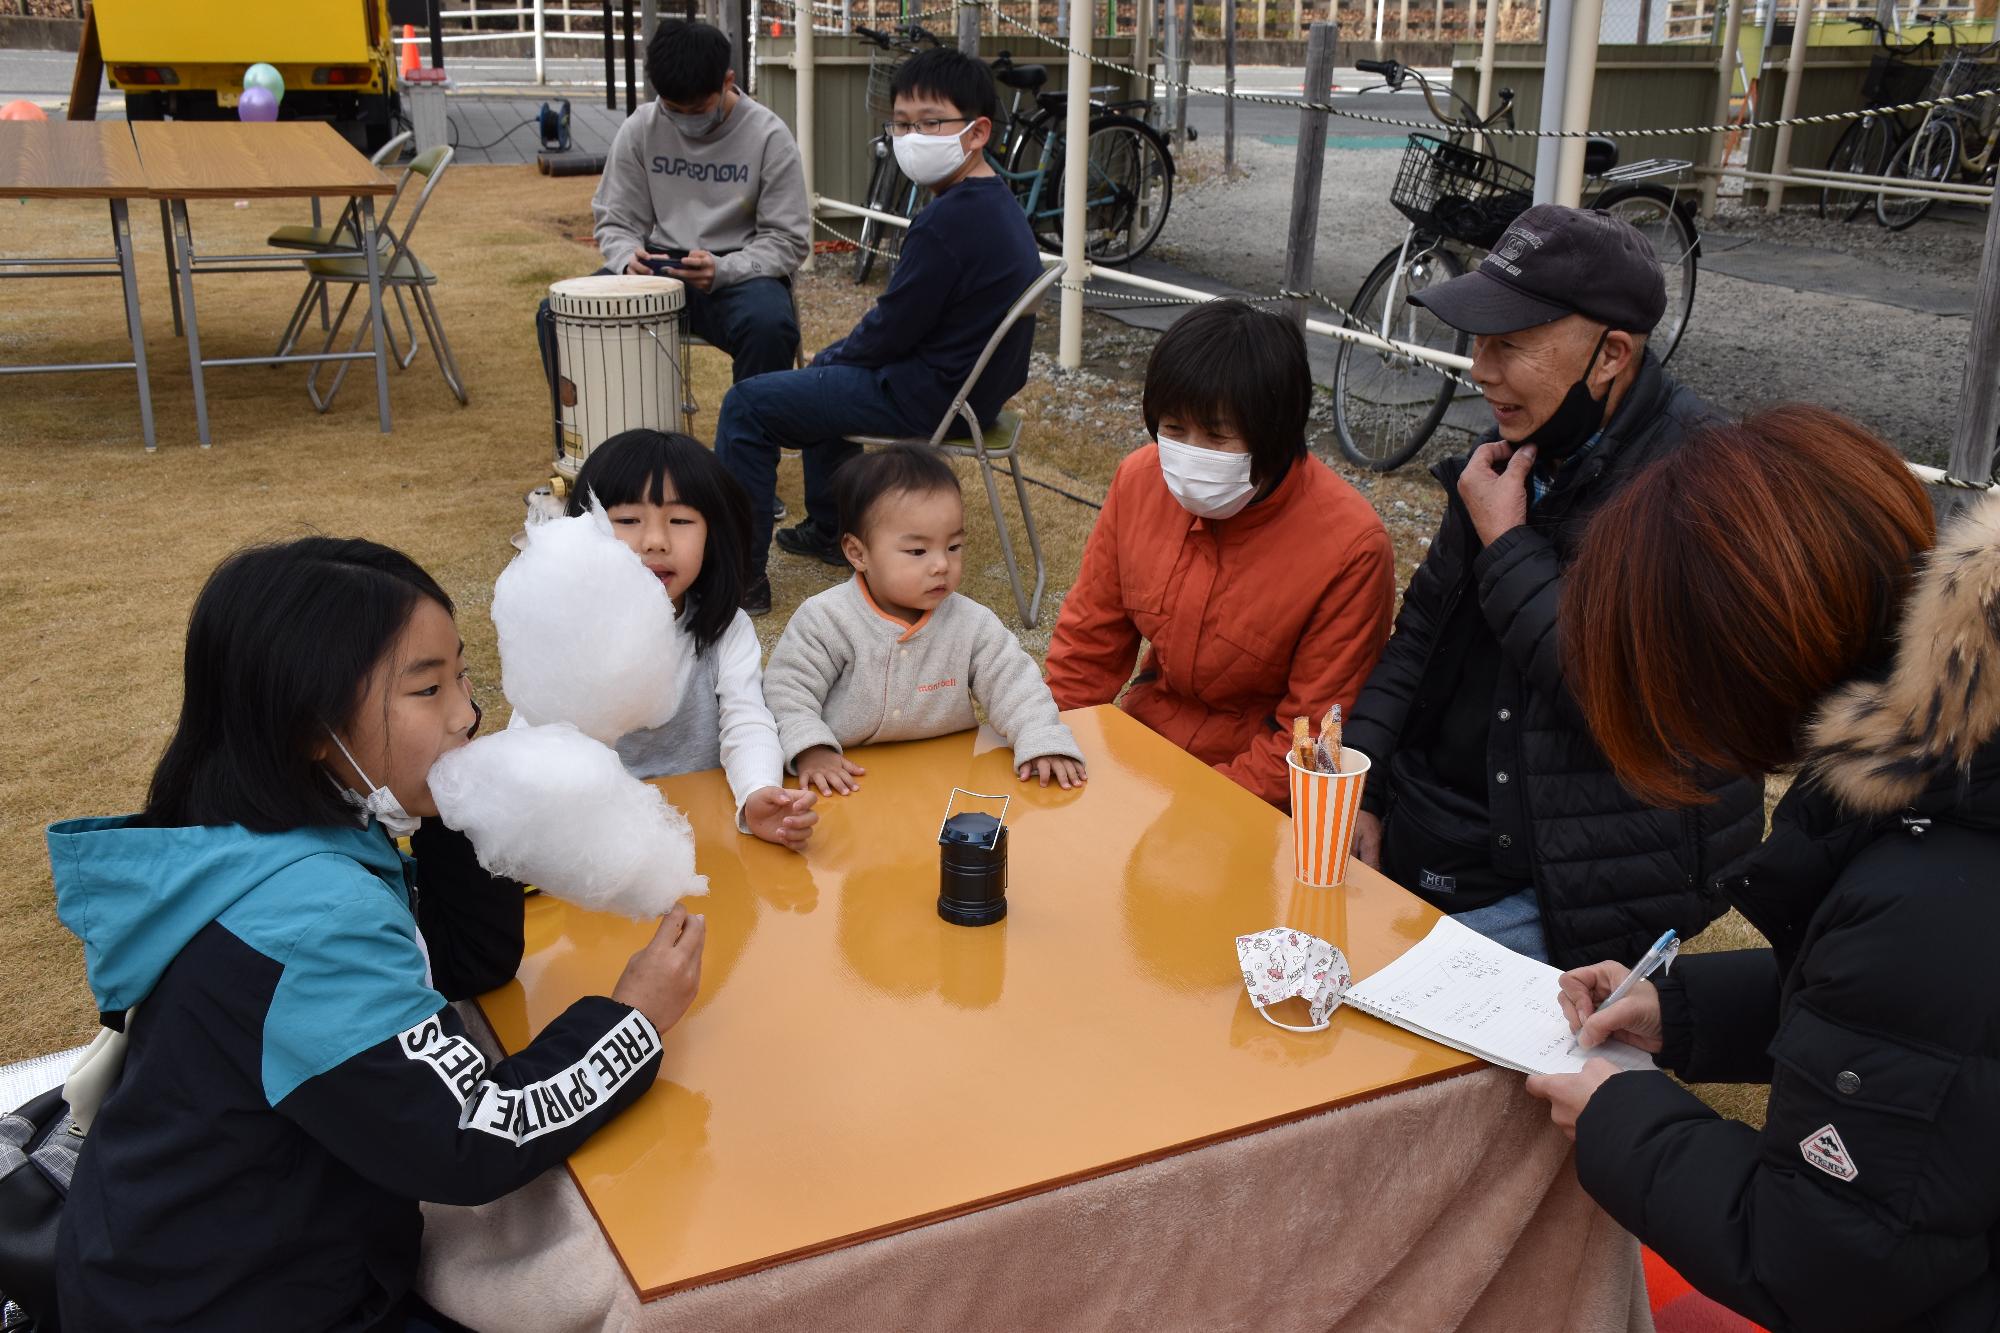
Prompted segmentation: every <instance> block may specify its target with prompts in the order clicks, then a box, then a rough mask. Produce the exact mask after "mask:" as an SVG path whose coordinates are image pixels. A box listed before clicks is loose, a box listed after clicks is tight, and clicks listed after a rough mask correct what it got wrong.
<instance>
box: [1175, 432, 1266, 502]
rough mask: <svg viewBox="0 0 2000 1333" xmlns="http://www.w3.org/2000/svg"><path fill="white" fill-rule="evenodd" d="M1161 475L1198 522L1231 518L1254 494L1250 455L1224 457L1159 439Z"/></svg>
mask: <svg viewBox="0 0 2000 1333" xmlns="http://www.w3.org/2000/svg"><path fill="white" fill-rule="evenodd" d="M1158 439H1159V442H1160V473H1161V475H1162V476H1164V477H1165V478H1166V480H1167V489H1168V490H1170V491H1172V492H1173V495H1174V499H1176V500H1179V501H1180V502H1181V508H1183V509H1185V510H1187V511H1188V512H1189V513H1190V514H1193V515H1195V516H1196V517H1197V518H1211V519H1220V518H1230V517H1232V516H1234V515H1235V514H1237V513H1238V512H1240V511H1241V510H1242V508H1243V506H1244V505H1247V504H1249V503H1250V497H1251V496H1253V495H1255V494H1256V493H1257V486H1256V483H1254V482H1252V481H1251V480H1250V455H1248V454H1225V453H1223V452H1222V451H1221V450H1220V449H1203V448H1202V447H1201V446H1199V445H1194V444H1182V443H1181V442H1180V441H1179V440H1174V439H1169V438H1167V437H1166V436H1164V435H1161V436H1159V437H1158Z"/></svg>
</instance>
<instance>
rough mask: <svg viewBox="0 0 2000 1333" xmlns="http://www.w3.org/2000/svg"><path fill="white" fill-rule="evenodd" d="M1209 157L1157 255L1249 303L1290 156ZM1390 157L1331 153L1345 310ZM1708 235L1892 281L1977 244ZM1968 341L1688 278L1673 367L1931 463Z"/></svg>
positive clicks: (1881, 312)
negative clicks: (1687, 303)
mask: <svg viewBox="0 0 2000 1333" xmlns="http://www.w3.org/2000/svg"><path fill="white" fill-rule="evenodd" d="M1220 153H1221V148H1220V145H1219V144H1212V143H1208V142H1202V143H1199V144H1196V145H1194V146H1192V148H1191V149H1190V151H1189V154H1188V156H1189V157H1190V158H1191V159H1193V162H1192V164H1191V165H1193V166H1194V167H1195V170H1193V171H1191V172H1190V173H1189V176H1190V180H1189V181H1188V183H1187V184H1186V186H1185V188H1184V189H1182V190H1180V191H1179V192H1178V193H1177V194H1176V197H1175V199H1174V202H1173V211H1172V214H1171V215H1170V217H1169V218H1168V221H1167V227H1166V230H1165V232H1164V233H1163V234H1162V235H1161V237H1160V240H1159V242H1158V245H1157V253H1158V255H1159V257H1160V258H1162V259H1164V260H1167V261H1169V262H1171V263H1175V264H1178V265H1180V266H1182V267H1184V268H1187V269H1189V270H1192V271H1194V272H1196V273H1200V274H1204V275H1206V276H1209V277H1212V278H1216V279H1218V280H1222V281H1226V282H1230V283H1233V284H1234V285H1236V286H1239V287H1242V288H1245V289H1247V290H1251V291H1272V290H1275V289H1276V288H1277V287H1278V286H1279V285H1280V283H1281V280H1282V277H1283V271H1284V245H1285V223H1286V219H1287V217H1288V216H1289V213H1290V201H1291V190H1292V169H1293V158H1294V153H1293V150H1292V149H1290V148H1281V147H1274V146H1271V145H1269V144H1265V143H1263V142H1262V141H1261V140H1256V139H1239V141H1238V143H1237V162H1238V166H1239V168H1240V170H1241V172H1242V174H1241V175H1240V176H1239V177H1238V178H1237V179H1235V180H1228V179H1225V178H1224V176H1223V175H1222V173H1221V171H1220V169H1219V159H1220ZM1210 157H1213V158H1215V159H1216V160H1215V161H1213V162H1211V161H1209V160H1207V159H1208V158H1210ZM1400 158H1401V154H1400V153H1399V152H1397V151H1396V150H1394V149H1360V150H1352V149H1338V148H1330V149H1328V151H1327V155H1326V170H1325V187H1324V194H1323V196H1322V199H1321V204H1320V210H1321V211H1320V229H1319V235H1320V242H1319V249H1318V253H1317V254H1316V256H1315V264H1314V269H1313V276H1314V285H1315V286H1316V287H1318V288H1319V289H1320V290H1321V291H1324V292H1326V293H1327V294H1328V295H1330V296H1333V297H1334V298H1335V299H1336V300H1342V301H1345V300H1347V299H1350V298H1351V297H1352V296H1353V294H1354V292H1355V291H1356V290H1358V289H1359V288H1360V286H1361V283H1362V280H1363V279H1364V278H1366V276H1367V274H1368V271H1369V270H1370V269H1371V268H1372V267H1373V266H1374V264H1375V262H1376V261H1377V260H1379V259H1380V258H1381V257H1382V255H1383V254H1384V253H1386V252H1387V251H1388V250H1389V249H1390V248H1391V247H1393V246H1394V245H1396V244H1397V243H1399V242H1400V240H1401V239H1402V230H1403V220H1402V218H1401V216H1400V215H1399V214H1397V213H1396V212H1395V210H1394V209H1392V208H1391V207H1390V206H1389V204H1388V194H1389V187H1390V184H1391V182H1392V181H1393V179H1394V176H1395V171H1396V166H1397V163H1398V162H1399V160H1400ZM1246 220H1254V225H1246ZM1716 226H1717V229H1718V230H1722V231H1728V232H1732V233H1735V234H1738V235H1750V236H1756V237H1759V238H1763V239H1768V240H1774V241H1781V242H1784V243H1787V244H1793V245H1804V246H1809V247H1813V248H1816V249H1823V250H1833V251H1840V252H1843V253H1848V254H1853V255H1856V256H1858V257H1859V258H1860V259H1862V260H1865V261H1869V262H1876V263H1880V264H1884V265H1887V266H1889V267H1892V268H1896V269H1898V270H1905V271H1921V272H1926V273H1933V274H1935V273H1941V272H1942V273H1952V272H1958V273H1962V274H1963V275H1964V280H1965V281H1966V282H1967V283H1971V282H1973V281H1974V280H1975V279H1976V277H1977V274H1978V266H1979V254H1980V248H1981V245H1982V243H1983V234H1982V231H1981V228H1980V227H1979V226H1978V225H1973V224H1971V223H1968V222H1967V221H1965V220H1962V219H1961V218H1958V217H1950V218H1942V219H1926V220H1925V221H1923V222H1920V223H1918V224H1917V225H1916V226H1915V227H1913V228H1911V229H1910V230H1908V231H1906V232H1889V231H1886V230H1884V229H1882V228H1880V227H1876V226H1874V225H1873V224H1872V223H1870V222H1868V221H1867V220H1866V219H1865V218H1864V219H1860V220H1857V221H1856V222H1854V223H1852V224H1846V223H1842V222H1839V221H1835V220H1822V219H1820V218H1818V217H1816V216H1813V214H1812V211H1811V210H1809V209H1807V210H1792V211H1788V212H1787V213H1785V214H1782V215H1780V216H1779V217H1777V218H1766V217H1765V216H1764V215H1763V214H1762V213H1761V212H1758V213H1750V212H1745V211H1741V210H1736V209H1730V210H1727V211H1725V212H1724V213H1723V215H1722V216H1721V218H1720V219H1719V220H1718V222H1717V224H1716ZM1966 336H1967V322H1966V321H1965V320H1963V319H1957V318H1940V317H1937V316H1932V315H1925V314H1920V313H1917V312H1914V311H1908V310H1902V309H1898V308H1894V307H1890V306H1884V305H1880V304H1877V303H1875V302H1872V301H1863V300H1858V299H1850V298H1844V297H1840V296H1832V295H1826V294H1822V293H1816V292H1799V291H1793V290H1791V289H1789V288H1785V287H1779V286H1773V285H1770V284H1765V283H1756V282H1749V281H1745V280H1741V279H1737V278H1730V277H1725V276H1723V275H1721V274H1717V273H1714V272H1712V271H1711V272H1705V273H1703V274H1702V276H1701V278H1700V281H1699V284H1698V286H1697V289H1696V293H1695V305H1694V313H1693V317H1692V320H1691V322H1690V325H1689V329H1688V334H1687V337H1686V338H1685V339H1684V340H1683V341H1682V343H1681V347H1680V350H1679V351H1678V352H1677V354H1676V355H1675V358H1674V361H1673V370H1674V372H1675V374H1676V375H1678V376H1679V377H1680V378H1681V379H1682V380H1684V381H1685V382H1686V383H1688V384H1689V385H1690V386H1692V387H1693V388H1695V389H1696V390H1697V391H1699V392H1700V393H1702V394H1703V395H1704V396H1705V397H1707V398H1709V399H1710V400H1711V401H1712V402H1714V403H1715V404H1717V405H1718V406H1719V407H1721V408H1723V409H1724V410H1726V411H1729V412H1732V413H1743V412H1748V411H1752V410H1754V409H1756V408H1759V407H1764V406H1768V405H1770V404H1772V403H1777V402H1785V401H1807V402H1814V403H1819V404H1821V405H1823V406H1826V407H1831V408H1834V409H1837V410H1839V411H1842V412H1846V413H1849V414H1851V415H1853V416H1855V417H1856V418H1858V419H1860V420H1861V421H1863V422H1865V423H1866V424H1868V425H1869V426H1870V427H1871V428H1873V429H1874V430H1876V431H1877V432H1879V433H1881V434H1882V435H1883V436H1884V437H1885V438H1887V439H1889V440H1891V441H1892V442H1894V443H1896V444H1897V445H1898V447H1900V448H1901V449H1902V450H1903V451H1904V452H1905V453H1906V454H1907V455H1908V456H1909V457H1911V458H1913V459H1916V460H1917V461H1920V462H1927V463H1933V464H1942V463H1943V461H1944V459H1945V457H1946V455H1947V454H1948V452H1949V449H1950V438H1951V430H1952V422H1953V420H1954V418H1955V416H1956V405H1957V400H1958V392H1959V383H1960V380H1961V378H1962V376H1963V374H1964V368H1965V341H1966ZM1427 452H1428V451H1427Z"/></svg>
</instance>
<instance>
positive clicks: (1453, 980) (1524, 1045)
mask: <svg viewBox="0 0 2000 1333" xmlns="http://www.w3.org/2000/svg"><path fill="white" fill-rule="evenodd" d="M1561 975H1562V973H1560V972H1558V971H1557V970H1556V969H1555V968H1553V967H1550V966H1549V965H1548V964H1547V963H1543V962H1537V961H1536V960H1535V959H1533V958H1527V957H1524V956H1522V955H1521V954H1518V953H1515V952H1514V951H1513V950H1512V949H1509V948H1508V947H1506V946H1505V945H1503V944H1495V943H1494V942H1493V941H1492V940H1489V939H1487V938H1486V937H1485V936H1484V935H1481V934H1479V933H1478V932H1477V931H1474V930H1472V929H1471V928H1469V927H1467V926H1462V925H1460V924H1459V923H1458V922H1457V921H1455V920H1453V919H1452V918H1451V917H1448V916H1447V917H1442V918H1440V919H1439V920H1438V923H1437V924H1436V925H1435V926H1432V927H1431V933H1430V934H1428V935H1426V936H1424V938H1423V940H1422V941H1421V942H1420V943H1418V944H1417V945H1416V946H1415V947H1414V948H1412V949H1410V950H1409V952H1407V953H1405V954H1404V955H1403V956H1402V957H1401V958H1398V959H1397V960H1396V961H1395V962H1393V963H1390V964H1389V965H1388V966H1387V967H1385V968H1383V969H1382V970H1381V971H1380V972H1377V973H1376V974H1375V975H1374V976H1372V977H1369V978H1368V979H1367V980H1365V981H1361V982H1357V983H1355V985H1354V986H1353V987H1352V988H1351V989H1349V990H1348V992H1347V994H1345V995H1343V996H1342V997H1341V1002H1342V1003H1344V1004H1351V1005H1353V1006H1354V1007H1355V1008H1356V1009H1359V1010H1361V1011H1362V1012H1363V1013H1369V1014H1373V1015H1375V1017H1377V1018H1380V1019H1385V1020H1386V1021H1388V1022H1391V1023H1394V1024H1395V1025H1396V1026H1397V1027H1402V1028H1408V1029H1409V1030H1410V1031H1412V1032H1414V1033H1417V1034H1418V1035H1419V1036H1424V1037H1429V1038H1430V1039H1431V1040H1432V1041H1437V1042H1443V1043H1444V1044H1445V1045H1446V1046H1453V1047H1456V1048H1457V1049H1459V1050H1461V1051H1464V1052H1466V1053H1467V1054H1469V1055H1476V1056H1478V1057H1479V1058H1480V1059H1482V1060H1485V1061H1487V1062H1489V1063H1491V1064H1496V1065H1504V1066H1506V1067H1507V1068H1508V1069H1518V1070H1520V1071H1521V1072H1522V1073H1524V1074H1573V1073H1576V1072H1577V1071H1578V1070H1581V1069H1582V1068H1583V1062H1584V1061H1585V1060H1588V1059H1589V1058H1591V1057H1592V1056H1602V1057H1604V1058H1605V1059H1607V1060H1609V1061H1611V1062H1612V1063H1613V1064H1615V1065H1617V1066H1619V1067H1620V1068H1622V1069H1651V1068H1653V1058H1652V1057H1651V1056H1649V1055H1647V1054H1646V1053H1645V1052H1644V1051H1640V1050H1637V1049H1635V1048H1633V1047H1631V1046H1627V1045H1626V1044H1625V1043H1624V1042H1619V1041H1609V1042H1606V1043H1604V1044H1603V1045H1602V1046H1598V1047H1595V1048H1593V1049H1592V1050H1590V1051H1588V1052H1582V1051H1572V1050H1571V1048H1570V1041H1571V1036H1570V1030H1569V1022H1568V1020H1566V1019H1565V1018H1564V1017H1563V1014H1562V1007H1561V1006H1560V1005H1559V1004H1557V1003H1556V979H1557V978H1558V977H1560V976H1561Z"/></svg>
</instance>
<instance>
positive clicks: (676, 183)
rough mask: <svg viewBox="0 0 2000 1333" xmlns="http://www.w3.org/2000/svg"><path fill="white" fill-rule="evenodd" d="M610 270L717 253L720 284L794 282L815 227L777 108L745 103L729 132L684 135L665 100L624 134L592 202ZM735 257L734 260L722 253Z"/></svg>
mask: <svg viewBox="0 0 2000 1333" xmlns="http://www.w3.org/2000/svg"><path fill="white" fill-rule="evenodd" d="M590 208H591V212H592V213H593V214H594V215H595V216H596V219H597V248H598V250H599V251H600V252H601V253H602V254H603V255H604V263H605V266H606V267H608V268H610V269H611V270H612V271H613V272H615V273H623V272H624V271H625V266H626V265H627V264H629V263H631V262H632V256H633V254H634V253H636V252H637V251H639V250H645V251H647V252H649V253H658V252H659V251H662V250H665V249H667V248H669V247H672V246H678V247H681V248H683V249H687V250H708V251H712V252H716V253H717V254H718V258H717V259H716V261H715V285H716V287H718V288H721V287H727V286H729V285H730V284H731V283H737V282H742V281H743V280H744V279H746V278H785V277H790V276H791V275H792V274H793V273H795V272H796V271H797V270H798V267H799V265H800V264H801V263H803V262H804V261H805V257H806V247H807V244H808V242H809V239H810V229H811V227H812V220H811V217H810V215H809V214H808V213H807V211H806V178H805V172H804V171H803V170H802V169H801V168H800V166H799V146H798V143H797V141H796V140H794V139H793V138H792V132H791V131H790V130H788V129H786V128H785V122H784V121H782V120H780V119H778V117H777V114H776V113H775V112H773V111H771V110H770V109H769V108H767V107H764V106H761V105H759V104H758V103H756V102H753V101H751V100H750V99H749V98H748V97H738V98H737V99H736V106H735V108H734V109H733V110H731V111H730V113H729V118H728V119H727V120H725V121H723V122H722V128H721V129H719V130H717V131H716V132H715V133H714V134H712V135H710V136H709V137H707V138H705V139H690V138H687V137H685V136H683V135H682V134H681V132H680V130H679V129H677V128H676V127H675V125H674V122H673V121H672V120H671V119H669V118H668V117H667V115H666V113H665V111H664V110H663V109H662V108H661V106H660V103H659V100H658V99H657V98H656V99H654V100H653V101H651V102H648V103H646V105H644V106H642V107H640V108H639V109H638V110H637V111H635V112H633V113H632V114H631V116H630V117H628V118H627V119H626V121H625V123H624V124H623V125H621V126H619V128H618V137H617V138H616V139H614V140H612V142H611V155H610V156H609V157H607V158H606V159H605V161H604V179H603V180H601V181H599V182H598V185H597V193H596V195H595V196H594V197H592V199H591V201H590ZM724 250H731V251H734V252H735V253H733V254H721V253H720V252H721V251H724Z"/></svg>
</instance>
